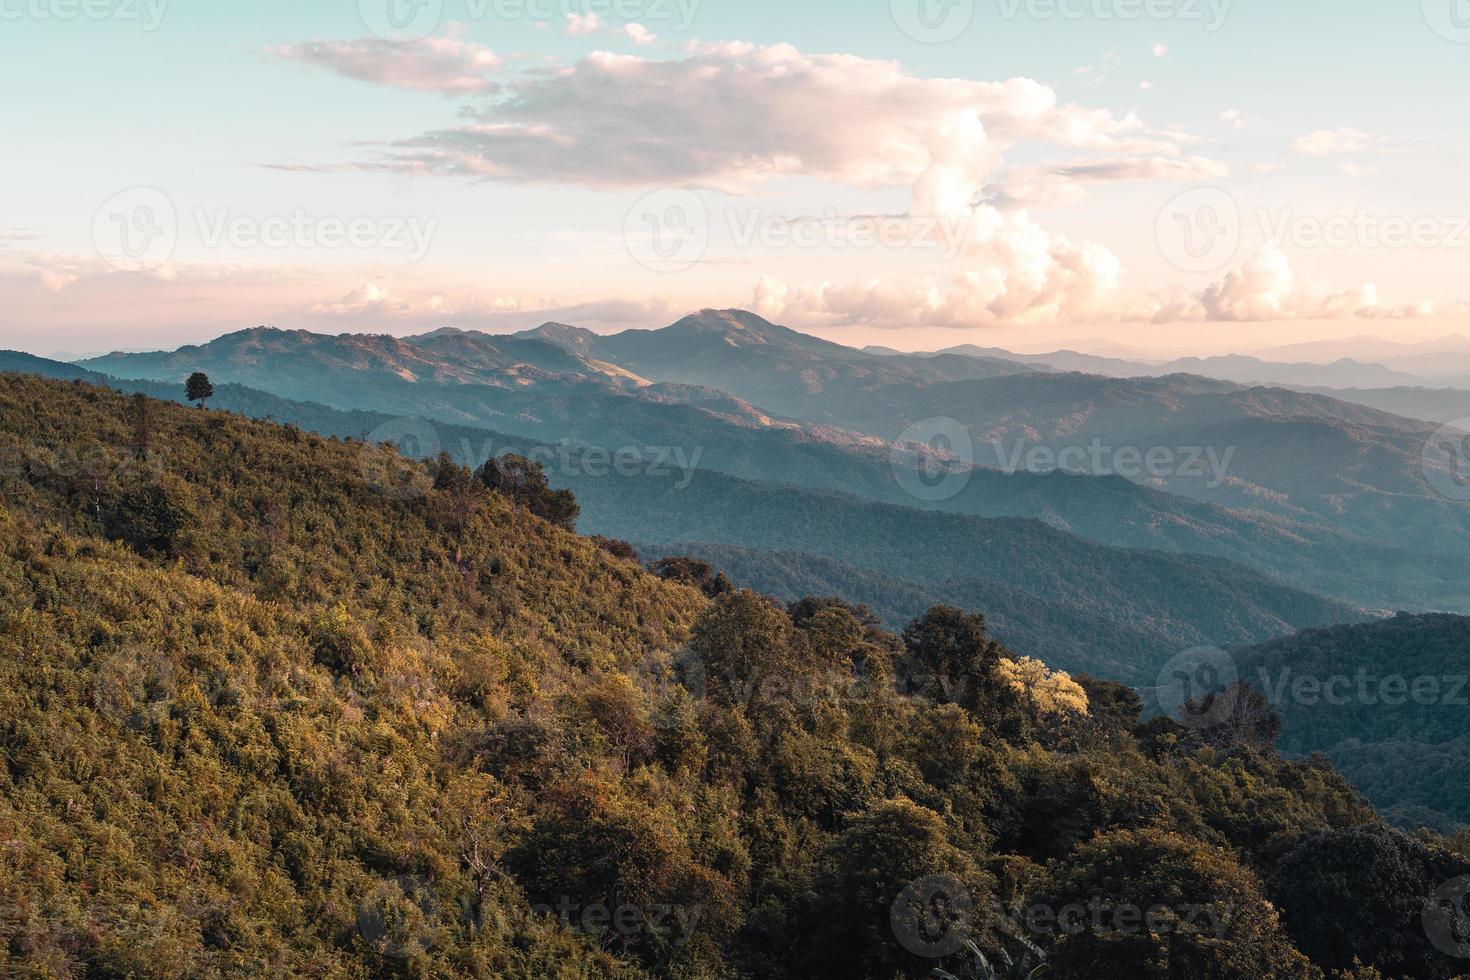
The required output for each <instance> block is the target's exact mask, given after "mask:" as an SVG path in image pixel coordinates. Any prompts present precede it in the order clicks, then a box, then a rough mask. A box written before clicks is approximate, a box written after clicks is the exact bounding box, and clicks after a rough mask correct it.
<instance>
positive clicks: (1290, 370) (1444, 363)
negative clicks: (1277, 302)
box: [941, 344, 1470, 388]
mask: <svg viewBox="0 0 1470 980" xmlns="http://www.w3.org/2000/svg"><path fill="white" fill-rule="evenodd" d="M1326 349H1327V348H1322V349H1321V350H1323V351H1325V350H1326ZM941 353H942V354H961V355H965V356H971V357H988V358H996V359H1003V360H1008V361H1017V362H1020V363H1022V364H1027V365H1030V366H1032V367H1040V368H1052V369H1055V370H1057V371H1077V372H1081V373H1084V374H1098V375H1102V376H1104V377H1109V378H1162V377H1167V376H1168V375H1171V374H1193V375H1198V376H1200V377H1204V378H1215V379H1218V380H1221V381H1234V382H1236V383H1237V384H1246V385H1267V384H1278V385H1286V386H1288V387H1294V388H1311V387H1322V388H1386V387H1394V386H1400V385H1424V384H1427V383H1429V382H1431V381H1434V380H1436V379H1438V380H1440V381H1441V382H1442V384H1444V385H1451V384H1453V385H1458V386H1465V387H1470V352H1465V353H1445V352H1436V353H1422V354H1415V355H1403V356H1396V357H1383V358H1379V359H1376V361H1366V362H1365V361H1364V360H1362V359H1360V358H1352V357H1334V358H1332V359H1331V360H1328V361H1322V362H1318V361H1314V360H1312V359H1311V358H1310V357H1303V358H1302V359H1300V360H1296V361H1290V360H1285V359H1281V360H1271V359H1267V358H1264V357H1259V356H1257V357H1250V356H1245V355H1240V354H1233V355H1228V356H1219V357H1182V358H1176V359H1174V360H1167V361H1158V360H1147V359H1144V358H1136V357H1119V356H1106V355H1099V354H1096V353H1090V354H1089V353H1079V352H1077V351H1075V350H1066V349H1063V350H1056V351H1051V352H1049V353H1044V354H1017V353H1014V352H1012V351H1008V350H1005V349H1003V348H999V347H977V346H975V345H973V344H965V345H962V346H959V347H951V348H947V349H946V350H944V351H941Z"/></svg>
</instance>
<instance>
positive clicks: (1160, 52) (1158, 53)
mask: <svg viewBox="0 0 1470 980" xmlns="http://www.w3.org/2000/svg"><path fill="white" fill-rule="evenodd" d="M1153 52H1154V57H1155V58H1167V57H1169V46H1168V45H1167V44H1155V45H1154V47H1153Z"/></svg>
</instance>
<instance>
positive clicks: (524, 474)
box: [479, 453, 582, 531]
mask: <svg viewBox="0 0 1470 980" xmlns="http://www.w3.org/2000/svg"><path fill="white" fill-rule="evenodd" d="M479 479H480V482H481V483H483V484H484V485H485V486H486V487H488V488H489V489H490V490H492V491H493V492H495V493H498V494H500V495H502V496H504V497H508V498H510V499H511V500H512V501H513V502H515V504H516V505H517V506H520V507H524V508H525V509H526V510H528V511H530V512H531V513H532V514H535V515H536V516H537V517H539V518H541V519H542V520H544V521H549V522H551V523H552V524H555V525H556V526H558V527H561V528H565V529H566V530H568V531H571V530H575V529H576V526H577V517H578V516H580V515H581V513H582V508H581V507H580V506H579V505H578V504H577V498H576V497H574V496H572V492H571V491H570V490H553V489H551V486H550V484H548V483H547V482H546V471H545V470H544V469H543V468H542V466H541V464H540V463H538V462H536V461H535V460H531V459H527V458H526V457H525V456H520V455H517V454H515V453H507V454H506V455H504V456H501V457H499V458H498V459H491V460H487V461H486V463H485V465H484V466H482V467H480V472H479Z"/></svg>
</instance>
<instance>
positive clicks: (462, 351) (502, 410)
mask: <svg viewBox="0 0 1470 980" xmlns="http://www.w3.org/2000/svg"><path fill="white" fill-rule="evenodd" d="M87 363H88V365H89V366H90V367H93V368H96V369H97V370H99V371H106V372H107V373H109V374H113V375H118V376H121V377H125V378H134V379H139V378H175V377H180V376H182V375H183V374H185V373H188V371H190V370H193V369H201V370H205V371H208V372H209V373H210V374H211V376H212V377H214V378H216V380H221V381H229V382H237V383H240V384H244V385H247V386H251V387H257V388H260V389H262V390H264V391H266V392H269V393H271V394H275V395H278V396H281V397H285V398H289V399H292V400H296V401H312V402H319V403H325V404H328V405H332V406H334V407H338V408H346V409H358V410H367V411H375V412H381V413H386V414H389V415H421V416H424V417H426V418H430V419H433V420H435V421H436V422H439V423H450V424H459V425H469V426H474V427H483V428H489V429H493V430H496V431H500V432H504V433H507V434H509V435H513V436H521V437H529V438H534V439H541V440H547V441H556V440H560V439H567V440H570V441H571V442H573V443H576V444H581V445H594V446H603V447H619V446H629V445H638V446H662V447H678V448H680V450H681V451H682V452H683V453H684V455H685V457H686V458H692V457H693V455H694V453H695V451H696V450H698V451H699V453H700V459H699V463H698V465H699V467H700V468H701V469H706V470H716V471H719V472H722V473H726V474H729V475H731V476H736V477H740V478H742V479H747V480H755V481H760V482H768V483H777V484H796V485H799V486H802V487H805V488H807V489H810V490H821V491H839V492H846V493H849V494H852V495H856V496H860V497H865V498H868V499H872V500H877V501H881V502H885V503H892V504H900V505H904V506H906V507H908V508H910V509H913V510H943V511H951V512H960V513H965V514H969V515H972V516H976V517H986V518H996V517H1033V518H1039V519H1043V520H1046V521H1048V522H1049V523H1051V524H1052V525H1053V526H1054V527H1058V528H1060V529H1063V530H1066V531H1069V532H1073V533H1076V534H1080V535H1082V536H1085V537H1089V538H1092V539H1094V540H1097V541H1099V542H1101V543H1105V544H1109V545H1115V546H1122V547H1139V548H1151V549H1161V550H1168V551H1174V552H1182V553H1194V554H1204V555H1216V556H1220V557H1225V558H1229V559H1231V560H1234V561H1241V562H1244V563H1246V564H1248V565H1251V566H1252V567H1254V568H1257V569H1259V570H1261V571H1264V572H1267V573H1268V574H1272V575H1275V576H1277V577H1279V578H1280V579H1282V580H1283V581H1284V582H1288V583H1291V584H1292V585H1294V586H1296V587H1301V588H1307V589H1310V590H1313V591H1317V592H1320V593H1324V594H1328V595H1332V596H1336V597H1339V598H1341V599H1343V600H1345V601H1348V602H1351V603H1353V604H1356V605H1359V606H1366V607H1368V608H1385V609H1386V608H1405V609H1419V610H1431V609H1445V610H1456V609H1467V608H1470V606H1467V602H1470V600H1467V597H1466V593H1465V590H1464V588H1463V581H1464V580H1465V579H1464V574H1463V572H1464V567H1465V566H1464V560H1465V556H1464V553H1463V549H1460V548H1459V547H1458V545H1457V542H1458V540H1460V538H1458V537H1456V535H1457V534H1462V533H1463V532H1464V531H1465V530H1466V529H1467V514H1470V509H1467V508H1466V507H1465V506H1464V505H1463V504H1462V503H1461V502H1459V501H1457V500H1452V499H1447V498H1445V497H1444V496H1442V495H1441V494H1440V493H1439V492H1438V491H1437V490H1436V489H1435V486H1434V485H1433V484H1432V482H1431V481H1430V480H1429V479H1428V478H1427V477H1426V473H1425V463H1424V445H1425V443H1426V441H1427V440H1428V439H1429V438H1430V436H1431V435H1432V434H1433V432H1434V430H1435V429H1436V428H1437V426H1436V425H1434V424H1431V423H1426V422H1419V421H1415V420H1413V419H1408V418H1403V417H1400V416H1395V415H1391V414H1389V413H1386V412H1382V411H1378V410H1374V409H1370V408H1367V407H1366V406H1361V405H1353V404H1349V403H1346V402H1343V401H1340V400H1336V399H1332V398H1329V397H1325V396H1323V395H1320V394H1314V393H1306V392H1296V391H1290V390H1287V389H1281V388H1247V387H1243V386H1240V385H1236V384H1232V383H1228V382H1221V381H1216V380H1209V379H1204V378H1200V377H1197V376H1169V377H1164V378H1132V379H1119V378H1105V377H1100V376H1096V375H1081V374H1077V373H1062V372H1060V371H1050V372H1048V371H1040V370H1036V369H1034V368H1033V367H1032V366H1028V365H1024V364H1019V363H1017V362H1010V361H1006V360H1004V359H1001V358H991V357H984V356H974V355H972V354H963V353H955V354H949V355H945V356H944V357H942V358H924V357H899V358H895V357H894V356H892V355H884V354H874V353H870V352H862V351H855V350H851V349H849V348H842V347H839V346H837V345H834V344H831V343H830V342H827V341H821V340H818V339H816V338H809V337H806V336H805V335H802V334H799V333H797V332H795V331H791V330H788V329H785V328H781V327H778V326H776V325H774V324H769V323H767V322H766V321H764V320H762V319H760V318H759V317H756V316H754V315H753V314H749V313H743V312H740V311H705V312H703V313H700V314H696V315H693V316H691V317H687V318H685V319H684V320H681V321H679V322H678V323H676V324H674V325H673V326H671V327H669V328H667V329H666V330H663V331H629V332H626V333H624V334H619V335H614V336H612V337H602V336H599V335H597V334H593V333H591V332H589V331H585V330H580V329H578V328H575V327H571V326H567V325H557V324H548V325H546V326H543V327H541V328H538V329H537V330H535V331H531V332H529V333H527V334H523V335H519V336H517V337H510V338H507V337H491V336H488V335H484V334H476V333H464V332H457V331H439V332H436V333H433V334H428V335H424V336H421V337H411V338H405V339H396V338H385V337H363V336H345V337H337V338H321V337H318V336H316V335H302V334H300V333H288V332H283V331H269V330H254V331H244V332H241V333H238V334H232V335H228V336H226V337H222V338H220V339H219V340H217V341H215V342H213V343H210V344H207V345H203V346H201V347H198V348H185V349H183V350H181V351H177V352H165V353H159V354H120V355H113V356H109V357H107V358H102V359H97V360H93V361H89V362H87ZM306 364H309V365H310V366H309V367H306V366H304V365H306ZM936 418H937V419H946V420H954V422H955V423H956V424H957V425H958V427H959V428H958V431H959V432H960V434H961V435H962V437H963V438H965V439H968V440H970V441H971V443H972V445H971V448H972V450H973V459H974V463H975V464H976V465H975V466H970V465H969V464H968V462H967V459H966V458H965V457H964V455H963V454H960V456H958V457H956V456H954V455H953V454H950V455H949V456H946V455H945V451H944V450H945V447H939V448H937V449H930V448H926V447H924V446H913V447H909V446H904V447H899V446H896V445H895V443H894V441H893V440H895V439H896V438H897V437H899V436H900V435H902V434H903V433H904V431H905V430H906V429H907V428H908V427H909V426H911V425H913V424H914V423H916V422H924V421H925V420H932V419H936ZM1094 443H1096V444H1097V446H1098V447H1099V448H1101V449H1105V450H1107V451H1108V455H1107V456H1106V457H1105V458H1103V459H1102V465H1096V461H1095V460H1094V459H1092V458H1089V456H1088V454H1087V453H1086V452H1084V453H1083V454H1082V455H1080V456H1079V455H1076V451H1078V450H1083V451H1090V450H1091V449H1092V448H1093V446H1094ZM949 448H953V447H949ZM962 448H963V447H962ZM1154 449H1159V450H1162V451H1163V452H1165V453H1166V454H1172V458H1173V462H1174V464H1175V465H1174V466H1173V467H1172V468H1166V469H1164V470H1162V471H1159V472H1156V473H1147V472H1132V471H1128V470H1127V468H1126V467H1124V466H1121V465H1116V464H1117V463H1118V462H1119V458H1121V457H1123V456H1125V455H1126V454H1129V453H1132V454H1136V455H1139V456H1143V455H1146V454H1147V453H1148V452H1149V451H1150V450H1154ZM1036 450H1043V451H1044V457H1045V458H1044V459H1043V460H1042V462H1043V465H1040V466H1033V465H1031V463H1032V455H1031V454H1032V453H1033V451H1036ZM1069 450H1072V451H1073V453H1072V455H1070V456H1069V455H1068V451H1069ZM1115 457H1118V458H1115ZM1069 462H1070V463H1072V464H1073V465H1072V466H1067V465H1066V464H1067V463H1069ZM1077 463H1080V464H1081V465H1080V466H1078V465H1076V464H1077ZM906 468H907V469H912V470H914V471H916V472H909V473H907V476H908V477H909V478H908V479H905V478H904V477H905V470H906ZM936 468H937V470H936ZM1066 469H1075V470H1077V471H1078V472H1081V473H1085V474H1088V475H1090V476H1094V477H1101V479H1093V480H1079V479H1070V478H1067V477H1066V476H1065V475H1064V473H1062V472H1060V471H1061V470H1066ZM919 470H927V471H928V472H929V474H930V475H931V476H932V475H933V473H934V472H939V473H941V474H942V473H944V472H949V471H953V470H960V471H963V472H964V473H967V474H968V475H967V476H964V477H963V478H962V479H959V480H956V481H954V482H955V485H957V486H958V487H959V489H958V490H957V491H956V492H954V493H953V494H952V495H949V496H945V495H938V496H936V495H933V494H929V493H926V492H924V488H923V486H922V481H919V483H916V478H917V477H918V476H919V475H920V474H919V473H918V472H917V471H919ZM1007 471H1009V472H1007ZM1114 471H1123V472H1124V475H1125V476H1131V479H1126V480H1125V479H1117V478H1109V477H1110V476H1111V475H1112V474H1113V473H1114ZM915 486H919V487H920V490H919V492H918V494H917V495H916V494H915V492H914V487H915ZM1201 508H1203V509H1201ZM608 529H609V530H611V531H616V527H613V526H612V525H611V522H609V526H608ZM1447 531H1449V532H1451V533H1447ZM659 543H668V542H667V541H663V542H659ZM708 543H711V544H714V543H716V542H708ZM726 543H729V542H726Z"/></svg>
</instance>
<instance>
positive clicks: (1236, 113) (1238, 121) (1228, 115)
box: [1220, 109, 1245, 129]
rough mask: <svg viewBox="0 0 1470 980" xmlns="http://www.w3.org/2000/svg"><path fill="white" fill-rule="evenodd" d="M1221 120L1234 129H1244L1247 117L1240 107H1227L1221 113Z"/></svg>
mask: <svg viewBox="0 0 1470 980" xmlns="http://www.w3.org/2000/svg"><path fill="white" fill-rule="evenodd" d="M1220 121H1221V122H1222V123H1224V124H1225V125H1227V126H1229V127H1230V128H1232V129H1244V128H1245V119H1244V118H1243V117H1242V116H1241V114H1240V110H1239V109H1226V110H1225V111H1224V112H1222V113H1220Z"/></svg>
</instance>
